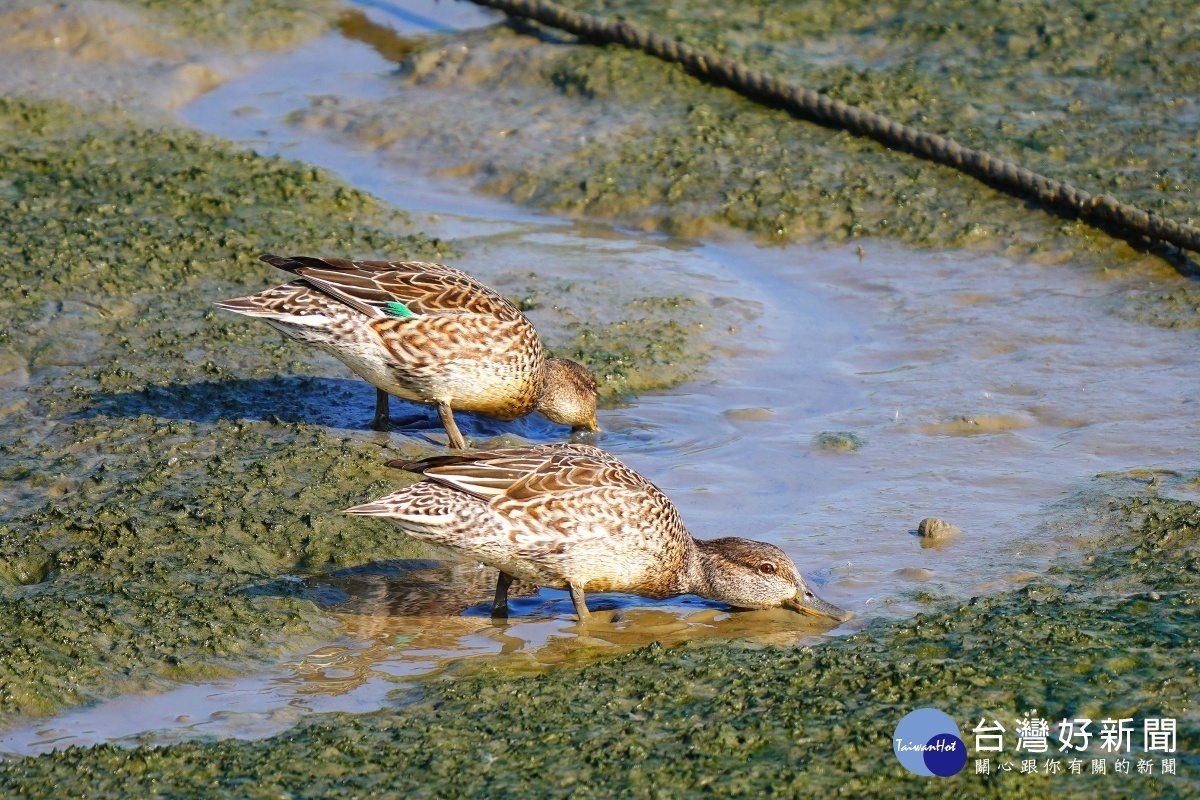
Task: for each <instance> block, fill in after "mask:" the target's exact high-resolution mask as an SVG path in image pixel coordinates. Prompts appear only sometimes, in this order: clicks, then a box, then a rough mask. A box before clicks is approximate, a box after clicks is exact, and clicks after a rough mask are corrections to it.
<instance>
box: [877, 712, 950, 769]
mask: <svg viewBox="0 0 1200 800" xmlns="http://www.w3.org/2000/svg"><path fill="white" fill-rule="evenodd" d="M892 751H893V752H894V753H895V754H896V759H897V760H898V761H899V762H900V764H901V765H902V766H903V767H904V768H905V769H906V770H908V771H909V772H911V773H912V774H914V775H923V776H925V777H932V776H934V775H937V776H939V777H942V778H949V777H950V776H951V775H957V774H958V773H959V772H960V771H961V770H962V768H963V767H964V766H965V765H966V763H967V746H966V745H965V744H963V740H962V735H961V734H960V733H959V730H958V724H957V723H955V721H954V720H953V719H951V718H950V715H949V714H946V713H945V712H943V711H938V710H937V709H936V708H918V709H917V710H916V711H910V712H909V713H908V714H905V715H904V719H902V720H900V724H899V725H897V726H896V733H895V734H894V735H893V736H892Z"/></svg>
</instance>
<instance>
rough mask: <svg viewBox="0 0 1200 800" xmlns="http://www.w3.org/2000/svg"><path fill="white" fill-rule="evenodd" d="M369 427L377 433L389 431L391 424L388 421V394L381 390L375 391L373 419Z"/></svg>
mask: <svg viewBox="0 0 1200 800" xmlns="http://www.w3.org/2000/svg"><path fill="white" fill-rule="evenodd" d="M371 427H372V428H374V429H375V430H377V431H389V430H391V429H392V424H391V423H390V422H389V421H388V393H387V392H385V391H384V390H383V389H378V388H377V389H376V390H375V418H374V419H373V420H371Z"/></svg>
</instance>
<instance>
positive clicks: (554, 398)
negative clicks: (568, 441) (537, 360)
mask: <svg viewBox="0 0 1200 800" xmlns="http://www.w3.org/2000/svg"><path fill="white" fill-rule="evenodd" d="M545 376H546V388H545V390H544V391H543V392H542V397H541V399H540V400H538V406H537V410H538V411H540V412H542V414H543V415H544V416H545V417H546V418H547V419H549V420H550V421H551V422H557V423H558V424H560V425H570V426H571V427H572V428H574V429H575V430H585V431H598V430H600V426H599V425H597V424H596V391H597V389H598V388H599V387H598V385H597V383H596V377H595V376H594V375H592V373H591V372H589V371H588V370H587V369H586V368H585V367H583V366H582V365H580V364H576V363H575V362H574V361H570V360H568V359H565V358H551V359H547V361H546V367H545Z"/></svg>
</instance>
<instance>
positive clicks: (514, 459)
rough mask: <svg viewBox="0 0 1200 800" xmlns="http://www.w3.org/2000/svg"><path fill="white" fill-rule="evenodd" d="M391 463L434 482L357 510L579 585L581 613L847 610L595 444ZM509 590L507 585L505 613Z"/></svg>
mask: <svg viewBox="0 0 1200 800" xmlns="http://www.w3.org/2000/svg"><path fill="white" fill-rule="evenodd" d="M389 465H390V466H396V467H399V468H401V469H406V470H409V471H413V472H419V473H422V474H423V475H424V476H425V478H426V480H424V481H421V482H419V483H416V484H413V485H412V486H409V487H407V488H405V489H401V490H400V491H398V492H395V493H393V494H390V495H388V496H387V497H384V498H381V499H380V500H377V501H375V502H373V503H366V504H364V505H360V506H356V507H354V508H351V509H349V510H347V512H346V513H348V514H361V515H365V516H377V517H383V518H386V519H390V520H392V521H393V522H394V523H395V524H396V525H398V526H399V527H400V528H402V529H403V530H405V531H406V532H408V533H409V534H410V535H412V536H413V537H415V538H417V539H422V540H424V541H429V542H435V543H437V544H440V545H444V546H447V547H453V548H455V549H457V550H459V551H461V552H463V553H464V554H466V555H467V556H469V557H471V558H472V559H476V560H478V561H480V562H482V563H484V564H487V565H489V566H492V567H496V568H497V569H499V570H500V571H501V573H502V577H501V582H502V583H503V580H504V576H505V575H507V576H510V577H511V578H516V579H517V580H521V581H527V582H530V583H534V584H537V585H540V586H549V587H553V588H566V589H569V590H570V591H571V594H572V598H573V599H574V600H575V603H576V608H577V610H578V611H579V613H580V616H581V617H584V616H586V614H587V609H586V605H585V604H584V600H583V596H584V593H585V592H587V591H601V592H605V591H613V592H631V593H634V594H640V595H643V596H646V597H654V598H665V597H673V596H676V595H680V594H698V595H701V596H704V597H710V598H713V599H716V600H722V601H724V602H728V603H730V604H731V605H735V606H739V607H744V608H769V607H773V606H779V605H785V606H788V607H794V606H796V605H797V604H799V605H803V606H806V608H799V607H797V608H796V610H798V611H799V610H808V611H809V613H819V614H824V615H827V616H837V615H839V614H841V612H840V611H838V610H837V609H833V607H832V606H829V605H828V604H825V603H822V602H821V601H819V600H817V599H816V598H815V596H814V595H813V594H812V593H811V592H810V591H809V590H808V588H807V586H806V585H805V584H804V581H803V579H802V578H801V577H800V574H799V573H798V572H797V571H796V568H795V566H794V565H793V564H792V562H791V561H790V560H789V559H788V557H787V556H786V555H785V554H784V553H783V552H782V551H781V550H779V549H778V548H777V547H774V546H773V545H769V544H765V543H762V542H754V541H750V540H746V539H738V538H726V539H716V540H712V541H697V540H695V539H693V538H692V536H691V534H689V533H688V531H687V528H685V527H684V524H683V521H682V519H680V516H679V512H678V510H677V509H676V508H675V504H674V503H672V502H671V501H670V499H668V498H667V496H666V495H665V494H663V493H662V492H661V491H660V490H659V489H658V488H657V487H656V486H654V484H652V483H650V481H648V480H646V479H645V478H643V477H642V476H641V475H639V474H637V473H636V472H634V471H633V470H631V469H630V468H629V467H627V466H625V465H624V464H623V463H621V462H620V461H619V460H617V459H616V458H614V457H612V456H610V455H609V454H607V453H605V452H604V451H603V450H600V449H598V448H595V447H590V446H587V445H579V444H547V445H538V446H533V447H516V448H510V449H504V450H492V451H485V452H478V453H465V454H462V455H458V456H441V457H434V458H428V459H424V460H423V461H394V462H389ZM768 570H769V571H768ZM505 588H506V587H505V586H501V587H499V589H498V591H497V606H498V609H499V610H500V611H503V605H504V604H503V594H504V592H503V590H504V589H505ZM806 598H808V599H806ZM810 600H811V601H810ZM834 612H836V613H834Z"/></svg>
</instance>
